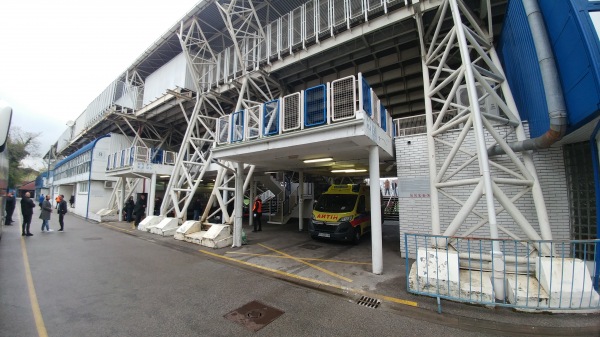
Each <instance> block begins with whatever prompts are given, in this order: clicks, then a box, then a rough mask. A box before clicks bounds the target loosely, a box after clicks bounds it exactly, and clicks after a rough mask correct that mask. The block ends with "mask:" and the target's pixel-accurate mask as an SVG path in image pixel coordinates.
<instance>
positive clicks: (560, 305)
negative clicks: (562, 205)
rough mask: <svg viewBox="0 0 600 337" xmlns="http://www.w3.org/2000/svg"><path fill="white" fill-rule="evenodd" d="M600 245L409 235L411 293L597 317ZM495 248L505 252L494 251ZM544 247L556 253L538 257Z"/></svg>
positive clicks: (406, 240) (594, 242)
mask: <svg viewBox="0 0 600 337" xmlns="http://www.w3.org/2000/svg"><path fill="white" fill-rule="evenodd" d="M599 242H600V240H541V241H528V240H505V239H498V240H492V239H482V238H464V237H447V236H436V235H425V234H405V235H404V246H405V257H406V269H407V270H406V275H407V288H408V291H409V292H410V293H414V294H419V295H425V296H432V297H437V298H438V299H439V298H444V299H447V300H451V301H458V302H468V303H474V304H481V305H485V306H503V307H511V308H516V309H519V310H522V311H549V312H567V311H573V310H579V311H585V312H596V311H600V296H599V294H598V287H599V280H598V277H597V275H598V267H599V266H598V264H599V263H600V261H599V259H598V254H597V252H598V250H597V249H598V248H600V247H598V243H599ZM493 243H498V245H499V247H500V251H493V250H492V246H493ZM434 245H437V248H436V247H434ZM539 247H551V248H550V250H551V251H552V253H551V254H548V256H542V255H538V254H537V251H538V248H539ZM413 258H414V259H415V260H412V259H413ZM438 303H439V302H438ZM439 310H440V311H441V307H440V308H439Z"/></svg>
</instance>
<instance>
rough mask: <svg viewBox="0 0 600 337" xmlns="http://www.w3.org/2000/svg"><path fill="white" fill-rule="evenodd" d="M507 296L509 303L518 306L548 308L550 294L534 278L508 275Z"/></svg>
mask: <svg viewBox="0 0 600 337" xmlns="http://www.w3.org/2000/svg"><path fill="white" fill-rule="evenodd" d="M506 296H507V298H508V302H510V303H511V304H514V305H517V306H524V307H529V308H532V309H534V308H536V309H539V308H548V293H546V291H545V290H544V289H543V288H542V287H540V283H539V282H538V280H536V279H535V278H534V277H533V276H528V275H507V278H506Z"/></svg>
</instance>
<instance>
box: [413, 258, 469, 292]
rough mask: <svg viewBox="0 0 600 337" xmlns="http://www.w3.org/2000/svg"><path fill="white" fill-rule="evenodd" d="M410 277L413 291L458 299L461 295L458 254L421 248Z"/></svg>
mask: <svg viewBox="0 0 600 337" xmlns="http://www.w3.org/2000/svg"><path fill="white" fill-rule="evenodd" d="M409 276H410V278H409V282H410V284H409V286H410V288H411V289H414V290H418V291H423V292H428V293H431V294H440V295H446V296H455V297H458V296H459V293H460V285H459V281H460V269H459V265H458V253H456V252H451V251H446V250H441V249H434V248H428V249H425V248H419V250H418V252H417V260H416V262H415V263H414V264H413V265H412V268H411V272H410V275H409Z"/></svg>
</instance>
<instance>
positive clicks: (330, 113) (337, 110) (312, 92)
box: [216, 73, 392, 146]
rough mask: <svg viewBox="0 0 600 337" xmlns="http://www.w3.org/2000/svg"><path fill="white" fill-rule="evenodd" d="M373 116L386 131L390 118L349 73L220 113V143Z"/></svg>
mask: <svg viewBox="0 0 600 337" xmlns="http://www.w3.org/2000/svg"><path fill="white" fill-rule="evenodd" d="M357 118H371V119H372V120H373V121H374V122H375V123H376V124H377V125H379V126H381V127H382V128H383V129H384V131H386V132H388V134H390V136H391V135H392V130H391V129H390V130H388V125H391V123H392V120H391V117H390V116H389V115H388V114H387V110H386V109H385V107H384V106H383V103H382V102H381V101H380V100H379V98H378V97H377V95H376V94H375V92H374V91H373V89H372V88H371V87H370V86H369V84H368V83H367V81H366V80H365V79H364V78H363V77H362V74H360V73H359V74H358V76H357V77H356V76H348V77H344V78H341V79H338V80H335V81H333V82H331V83H327V84H321V85H318V86H315V87H312V88H308V89H306V90H304V91H300V92H296V93H292V94H289V95H287V96H284V97H282V98H280V99H274V100H272V101H269V102H266V103H264V104H260V105H256V106H252V107H249V108H247V109H246V110H241V111H236V112H234V113H232V114H230V115H226V116H221V117H219V119H218V120H217V127H216V133H217V137H216V138H217V145H218V146H220V145H225V144H230V143H236V142H244V141H249V140H253V139H257V138H263V137H270V136H275V135H279V134H283V133H288V132H296V131H301V130H303V129H306V128H312V127H318V126H324V125H327V124H331V123H340V122H344V121H348V120H354V119H357Z"/></svg>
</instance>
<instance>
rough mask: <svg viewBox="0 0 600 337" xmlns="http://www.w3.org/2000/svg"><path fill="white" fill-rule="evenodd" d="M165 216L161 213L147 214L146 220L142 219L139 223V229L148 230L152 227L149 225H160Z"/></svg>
mask: <svg viewBox="0 0 600 337" xmlns="http://www.w3.org/2000/svg"><path fill="white" fill-rule="evenodd" d="M163 218H164V217H162V216H159V215H150V216H147V217H146V218H145V219H144V220H142V221H140V224H139V225H138V230H140V231H143V232H148V231H149V230H150V229H149V228H148V227H151V226H156V225H158V224H159V223H160V222H161V221H162V219H163Z"/></svg>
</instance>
